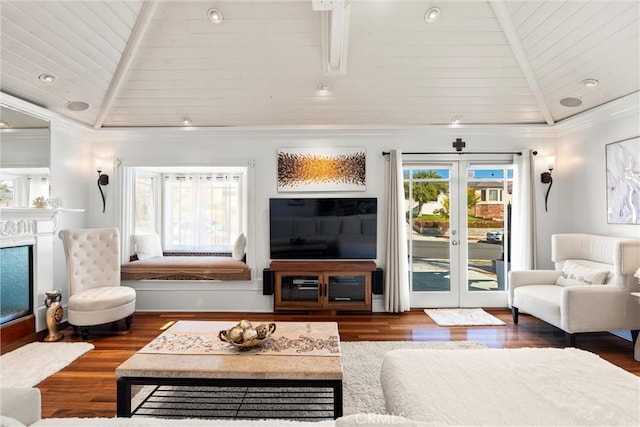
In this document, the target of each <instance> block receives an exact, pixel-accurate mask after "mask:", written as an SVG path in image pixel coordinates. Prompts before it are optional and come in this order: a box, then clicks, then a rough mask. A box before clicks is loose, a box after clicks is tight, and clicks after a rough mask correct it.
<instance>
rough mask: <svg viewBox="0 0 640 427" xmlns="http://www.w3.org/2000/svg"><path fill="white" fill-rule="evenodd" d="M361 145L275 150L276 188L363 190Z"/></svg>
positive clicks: (364, 180)
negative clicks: (276, 152)
mask: <svg viewBox="0 0 640 427" xmlns="http://www.w3.org/2000/svg"><path fill="white" fill-rule="evenodd" d="M365 190H366V153H365V149H364V147H328V148H280V149H278V191H279V192H293V191H305V192H306V191H365Z"/></svg>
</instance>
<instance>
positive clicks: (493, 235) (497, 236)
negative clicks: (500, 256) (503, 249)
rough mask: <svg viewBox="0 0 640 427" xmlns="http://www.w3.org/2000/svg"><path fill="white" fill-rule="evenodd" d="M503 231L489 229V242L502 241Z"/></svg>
mask: <svg viewBox="0 0 640 427" xmlns="http://www.w3.org/2000/svg"><path fill="white" fill-rule="evenodd" d="M502 235H503V232H502V231H489V232H488V233H487V243H502Z"/></svg>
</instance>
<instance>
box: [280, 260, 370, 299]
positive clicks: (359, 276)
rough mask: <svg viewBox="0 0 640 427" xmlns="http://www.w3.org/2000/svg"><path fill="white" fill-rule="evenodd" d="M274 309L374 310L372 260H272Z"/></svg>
mask: <svg viewBox="0 0 640 427" xmlns="http://www.w3.org/2000/svg"><path fill="white" fill-rule="evenodd" d="M269 268H270V270H271V271H273V272H274V310H275V311H286V310H308V311H371V272H372V271H374V270H375V269H376V264H375V262H373V261H272V262H271V264H270V266H269Z"/></svg>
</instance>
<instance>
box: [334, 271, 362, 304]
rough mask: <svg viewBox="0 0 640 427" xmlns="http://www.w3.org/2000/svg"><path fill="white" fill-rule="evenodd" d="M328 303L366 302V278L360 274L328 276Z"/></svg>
mask: <svg viewBox="0 0 640 427" xmlns="http://www.w3.org/2000/svg"><path fill="white" fill-rule="evenodd" d="M327 283H328V286H329V292H328V302H329V303H338V302H364V301H366V297H367V292H366V288H367V286H366V283H367V282H366V276H364V275H362V274H353V275H348V274H328V275H327Z"/></svg>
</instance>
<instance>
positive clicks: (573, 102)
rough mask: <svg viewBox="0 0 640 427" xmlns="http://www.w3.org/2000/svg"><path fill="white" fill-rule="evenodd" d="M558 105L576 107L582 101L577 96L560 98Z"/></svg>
mask: <svg viewBox="0 0 640 427" xmlns="http://www.w3.org/2000/svg"><path fill="white" fill-rule="evenodd" d="M560 105H564V106H565V107H577V106H579V105H582V101H581V100H579V99H578V98H562V99H561V100H560Z"/></svg>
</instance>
